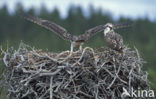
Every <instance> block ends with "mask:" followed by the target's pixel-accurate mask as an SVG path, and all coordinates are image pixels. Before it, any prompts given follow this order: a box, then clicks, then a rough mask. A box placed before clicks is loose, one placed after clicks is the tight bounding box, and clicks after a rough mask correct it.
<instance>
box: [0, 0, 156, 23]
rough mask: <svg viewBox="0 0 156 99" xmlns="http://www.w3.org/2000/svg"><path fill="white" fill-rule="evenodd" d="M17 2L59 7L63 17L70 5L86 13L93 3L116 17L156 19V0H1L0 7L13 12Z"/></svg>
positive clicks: (26, 7) (26, 4) (27, 5)
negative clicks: (5, 7) (78, 7)
mask: <svg viewBox="0 0 156 99" xmlns="http://www.w3.org/2000/svg"><path fill="white" fill-rule="evenodd" d="M17 2H20V3H22V4H23V5H24V8H25V9H27V10H28V9H29V8H31V7H34V8H36V9H40V8H41V6H43V5H45V7H47V9H48V10H50V11H51V10H53V9H54V8H55V7H57V8H58V9H59V11H60V12H61V17H66V16H67V11H68V9H69V7H70V5H74V6H81V7H82V8H83V10H84V12H86V13H87V11H88V8H89V6H90V5H92V6H93V7H94V8H95V9H99V8H101V9H102V10H103V11H109V12H110V13H111V14H112V15H113V16H114V18H119V16H124V17H130V18H133V19H136V18H138V17H139V18H146V17H148V18H149V19H150V20H156V0H0V8H1V7H3V6H4V5H5V4H7V6H8V8H9V12H11V13H12V12H14V8H15V4H16V3H17Z"/></svg>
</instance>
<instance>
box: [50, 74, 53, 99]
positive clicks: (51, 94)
mask: <svg viewBox="0 0 156 99" xmlns="http://www.w3.org/2000/svg"><path fill="white" fill-rule="evenodd" d="M52 85H53V77H52V76H51V77H50V99H53V88H52Z"/></svg>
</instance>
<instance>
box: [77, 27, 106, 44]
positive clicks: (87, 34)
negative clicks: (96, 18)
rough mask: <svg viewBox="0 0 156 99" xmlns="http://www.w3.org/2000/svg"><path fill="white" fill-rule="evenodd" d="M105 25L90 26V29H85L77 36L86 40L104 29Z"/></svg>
mask: <svg viewBox="0 0 156 99" xmlns="http://www.w3.org/2000/svg"><path fill="white" fill-rule="evenodd" d="M105 27H106V26H105V25H99V26H96V27H94V28H91V29H89V30H87V31H86V32H85V33H84V34H82V35H80V36H78V39H79V40H84V41H87V40H88V39H89V38H91V37H92V36H94V35H95V34H97V33H98V32H101V31H103V30H104V29H105Z"/></svg>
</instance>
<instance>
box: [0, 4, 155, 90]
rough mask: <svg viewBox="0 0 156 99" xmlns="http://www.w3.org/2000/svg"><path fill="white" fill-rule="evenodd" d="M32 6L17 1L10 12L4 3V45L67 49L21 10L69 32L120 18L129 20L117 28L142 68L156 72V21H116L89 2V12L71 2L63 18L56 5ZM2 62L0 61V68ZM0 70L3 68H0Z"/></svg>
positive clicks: (96, 40)
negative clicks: (134, 50) (143, 62)
mask: <svg viewBox="0 0 156 99" xmlns="http://www.w3.org/2000/svg"><path fill="white" fill-rule="evenodd" d="M35 11H36V10H34V9H33V8H32V9H30V10H29V11H25V10H24V9H23V7H22V6H21V5H20V4H18V6H17V8H16V11H15V13H14V14H9V13H8V10H7V7H6V6H4V7H3V8H1V9H0V22H1V24H0V45H2V46H5V45H6V43H7V41H8V44H9V45H10V46H14V47H15V48H16V46H17V45H18V44H19V42H20V41H21V40H23V41H24V42H25V43H26V44H28V45H30V46H34V47H36V48H39V49H43V50H46V49H48V50H49V51H54V52H56V51H63V50H69V47H70V43H69V42H68V41H64V40H62V39H61V38H60V37H58V36H57V35H56V34H55V33H52V32H50V31H49V30H46V29H45V28H43V27H40V26H38V25H36V24H34V23H31V22H29V21H27V20H25V19H24V18H22V17H21V16H20V12H22V13H23V12H24V13H29V14H31V15H35V16H39V17H42V18H43V19H47V20H50V21H53V22H55V23H57V24H59V25H61V26H63V27H65V28H66V29H67V30H68V32H69V33H71V34H74V35H78V34H82V33H84V32H85V31H86V30H87V29H90V28H92V27H94V26H97V25H100V24H106V23H107V22H112V23H120V22H132V23H133V26H132V27H130V28H125V29H120V30H117V32H118V33H120V34H121V35H122V36H123V38H124V42H125V44H126V45H128V46H131V48H133V47H134V46H135V47H136V48H138V50H139V53H140V54H141V56H142V57H143V58H144V59H145V60H146V61H147V64H146V65H145V66H144V67H145V69H149V68H151V70H152V71H151V70H149V74H150V76H151V78H155V77H154V76H156V73H154V72H155V71H156V67H155V66H156V61H155V60H156V53H155V51H156V46H155V43H156V39H155V37H156V21H155V22H151V21H149V20H148V19H137V20H132V19H127V18H120V19H119V20H117V21H115V20H113V19H112V16H111V14H110V13H108V12H106V11H105V12H104V13H102V11H101V9H99V10H95V9H93V7H92V6H90V9H89V16H88V17H85V16H86V14H85V13H83V10H82V9H81V8H80V7H74V6H71V7H70V9H69V12H68V16H67V17H66V18H65V19H62V18H61V17H60V13H59V11H58V10H57V9H54V10H53V11H52V12H49V11H47V9H46V8H45V7H44V6H43V7H42V9H41V11H40V13H36V12H35ZM85 46H90V47H93V48H98V47H101V46H105V42H104V39H103V33H99V34H97V35H96V36H95V37H93V38H92V39H90V40H89V41H88V42H87V43H86V44H85ZM2 67H3V66H2V65H0V68H2ZM1 70H2V69H1ZM1 72H2V71H0V74H2V73H1ZM151 81H152V83H153V84H152V87H153V88H155V89H156V80H152V79H151Z"/></svg>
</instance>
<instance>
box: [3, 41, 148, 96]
mask: <svg viewBox="0 0 156 99" xmlns="http://www.w3.org/2000/svg"><path fill="white" fill-rule="evenodd" d="M3 53H4V58H3V61H4V63H5V66H6V72H5V73H4V78H5V85H6V86H7V88H8V94H7V97H8V98H9V99H49V98H50V99H116V98H117V97H122V93H123V88H124V89H126V90H127V91H128V92H130V91H131V88H132V87H133V88H134V89H138V88H140V89H146V90H148V89H150V87H149V83H148V80H147V73H146V72H143V71H142V70H141V68H142V66H143V63H144V61H143V60H142V59H141V58H140V56H139V53H138V51H137V50H134V51H132V50H130V49H128V48H125V51H124V53H119V52H117V51H114V50H112V49H109V48H99V49H96V50H93V49H92V48H88V47H86V48H84V49H83V52H80V51H77V52H74V53H73V54H72V55H71V56H69V51H64V52H61V53H51V52H43V51H41V50H36V49H34V48H31V47H30V46H28V45H25V44H23V43H21V44H20V46H19V49H18V50H17V51H16V50H13V49H10V51H7V52H4V51H3Z"/></svg>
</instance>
